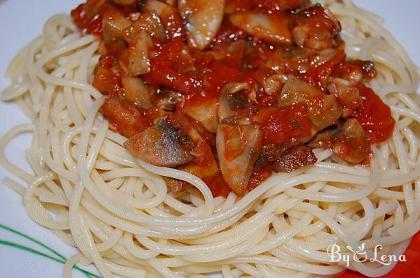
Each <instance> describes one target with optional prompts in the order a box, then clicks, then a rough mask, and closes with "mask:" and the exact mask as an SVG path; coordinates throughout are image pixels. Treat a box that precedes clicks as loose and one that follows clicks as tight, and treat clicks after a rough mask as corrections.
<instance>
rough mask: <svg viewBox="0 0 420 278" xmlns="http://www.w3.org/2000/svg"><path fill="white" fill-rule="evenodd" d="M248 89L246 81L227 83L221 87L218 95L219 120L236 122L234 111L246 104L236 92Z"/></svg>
mask: <svg viewBox="0 0 420 278" xmlns="http://www.w3.org/2000/svg"><path fill="white" fill-rule="evenodd" d="M249 89H250V85H249V84H248V83H228V84H226V85H225V86H224V87H223V88H222V90H221V92H220V96H219V108H218V118H219V122H230V123H232V122H237V120H238V119H236V111H237V110H238V109H240V108H244V107H246V105H247V104H248V102H247V100H245V99H243V98H242V97H241V96H240V95H239V94H238V93H239V92H241V91H246V90H249Z"/></svg>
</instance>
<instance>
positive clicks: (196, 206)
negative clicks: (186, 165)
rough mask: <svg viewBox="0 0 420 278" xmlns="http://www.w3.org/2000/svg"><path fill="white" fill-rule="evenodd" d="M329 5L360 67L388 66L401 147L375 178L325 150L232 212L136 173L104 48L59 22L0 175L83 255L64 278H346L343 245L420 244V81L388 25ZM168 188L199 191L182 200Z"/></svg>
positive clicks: (9, 91) (26, 88)
mask: <svg viewBox="0 0 420 278" xmlns="http://www.w3.org/2000/svg"><path fill="white" fill-rule="evenodd" d="M323 3H324V4H325V5H327V6H328V7H329V8H330V9H331V10H332V11H333V12H334V13H335V14H336V15H337V16H338V17H339V19H340V21H341V22H342V24H343V33H342V36H343V39H344V40H345V41H346V47H347V49H346V51H347V53H349V56H350V57H353V58H360V59H372V60H373V61H374V62H375V63H376V66H377V70H378V77H377V78H376V79H374V80H373V81H372V82H371V84H370V85H371V86H372V88H373V89H374V90H375V91H376V92H377V93H378V94H379V95H380V96H381V98H382V99H383V100H384V101H385V102H386V103H387V104H388V105H390V107H391V109H392V113H393V117H394V119H395V120H396V122H397V125H396V128H395V131H394V135H393V137H392V139H390V140H388V141H387V142H385V143H382V144H381V145H378V146H377V148H375V149H374V158H373V160H372V162H371V166H370V168H367V167H363V166H349V165H345V164H343V163H342V162H338V161H336V160H335V159H334V156H333V154H332V151H331V150H321V149H316V150H315V153H316V155H317V158H318V162H317V163H316V164H315V165H314V166H313V167H308V168H304V169H300V170H297V171H294V172H292V173H290V174H275V175H273V176H272V177H270V178H269V179H268V180H266V181H265V182H264V183H263V184H261V185H260V186H258V187H257V188H255V189H254V190H253V191H251V192H249V193H248V194H246V195H245V196H243V197H238V196H236V195H235V194H234V193H230V194H229V195H228V197H227V198H222V197H217V198H213V197H212V194H211V192H210V190H209V188H208V187H207V186H206V184H205V183H204V182H203V181H201V180H200V179H198V178H197V177H195V176H193V175H191V174H189V173H187V172H184V171H181V170H176V169H170V168H163V167H157V166H153V165H151V164H148V163H146V162H143V161H136V160H135V159H133V157H132V156H131V155H130V154H129V153H128V152H127V151H126V149H125V148H124V147H123V143H124V141H125V138H124V137H122V136H121V135H119V134H117V133H115V132H113V131H111V130H110V129H109V128H108V122H107V121H106V120H105V119H104V118H103V117H102V116H101V115H100V114H99V113H98V110H99V108H100V107H101V105H102V103H103V96H102V95H101V94H100V93H99V92H98V91H97V90H96V89H95V88H94V87H92V86H91V85H90V82H91V79H92V74H93V69H94V67H95V65H96V63H97V62H98V59H99V54H98V53H97V50H98V46H99V42H98V41H97V39H96V37H94V36H92V35H82V34H81V33H80V32H79V31H78V29H77V28H76V27H75V25H74V24H73V23H72V21H71V19H70V18H69V17H68V16H66V15H57V16H53V17H51V18H50V19H49V20H48V22H47V23H46V24H45V27H44V32H43V34H42V35H41V36H40V37H38V38H37V39H35V40H34V41H33V42H31V43H30V44H29V45H28V46H27V47H25V48H24V49H23V50H22V51H21V52H20V53H19V54H18V55H17V56H16V58H15V59H14V60H13V62H12V63H11V65H10V66H9V70H8V75H9V78H10V80H11V85H10V86H9V87H8V88H6V89H5V90H4V91H3V93H2V100H3V101H14V102H16V103H18V104H19V105H20V106H21V107H22V110H23V111H24V112H25V113H26V114H27V116H29V117H30V119H31V123H29V124H23V125H19V126H16V127H14V128H13V129H11V130H10V131H9V132H7V133H6V134H5V135H4V136H3V138H2V139H1V141H0V150H1V156H0V162H1V164H2V165H3V167H4V168H6V169H7V170H8V171H10V172H11V173H13V174H14V175H15V176H16V177H18V178H19V179H20V180H21V182H22V183H23V184H24V186H23V185H21V184H20V182H15V181H12V180H7V182H6V183H5V184H6V185H7V186H9V187H10V188H11V189H13V190H14V191H16V192H17V193H19V194H21V195H22V198H23V204H24V206H25V208H26V210H27V212H28V214H29V216H30V217H31V218H32V219H33V220H34V221H35V222H37V223H39V224H40V225H42V226H44V227H46V228H48V229H50V230H51V231H53V232H54V233H55V234H56V235H57V236H58V237H60V238H61V239H62V240H63V241H65V242H66V243H68V244H71V245H73V246H75V247H76V248H77V250H78V252H79V253H78V254H76V255H75V256H73V257H71V258H70V259H69V260H68V262H67V263H66V265H65V267H64V277H70V276H71V269H72V267H73V265H74V264H76V263H79V262H82V263H85V264H90V263H93V264H94V265H95V266H96V267H97V269H98V271H99V272H100V273H101V275H103V276H104V277H112V276H114V275H115V276H122V277H149V276H160V275H161V276H165V277H183V276H190V277H202V276H200V275H204V274H207V273H214V272H221V273H222V274H223V275H224V276H225V277H238V276H253V277H263V276H264V277H281V276H284V277H295V276H293V275H302V276H311V275H334V274H338V273H340V272H343V271H344V270H345V268H346V265H345V263H344V262H336V263H332V262H330V257H329V256H328V254H327V249H328V246H330V245H332V244H334V243H335V244H337V245H339V246H346V245H348V246H350V248H353V249H354V250H356V249H357V248H358V247H359V246H361V244H365V247H366V248H367V252H368V255H369V256H373V250H374V247H375V245H378V244H380V245H382V246H383V247H384V248H383V249H382V250H381V252H382V253H383V254H401V253H403V252H404V251H405V249H406V248H407V246H408V244H409V242H410V239H411V237H412V236H413V235H415V234H416V233H417V232H418V231H419V230H420V152H419V150H420V149H419V130H420V129H419V123H420V109H419V105H418V99H417V101H416V100H415V98H414V97H413V94H415V93H416V90H417V86H418V80H419V78H418V72H419V71H418V69H417V68H416V67H415V66H414V65H413V63H412V62H411V60H410V58H409V57H408V56H407V54H406V52H405V51H404V49H403V48H402V47H401V46H400V45H399V44H398V42H397V41H396V40H395V39H394V38H393V37H392V36H391V35H390V33H389V32H388V31H387V30H386V29H384V27H383V26H382V24H381V19H380V18H378V17H377V16H376V15H373V14H371V13H369V12H367V11H365V10H361V9H359V8H357V7H356V6H354V4H353V3H352V2H350V1H329V0H327V1H323ZM24 132H30V133H32V138H33V139H32V144H31V146H30V147H29V149H28V151H27V153H26V154H27V160H28V162H29V163H30V165H31V167H32V172H26V171H24V170H23V169H21V168H20V167H19V166H18V165H14V164H13V163H12V162H11V161H9V160H8V159H7V158H6V157H5V154H4V152H5V148H6V147H7V145H8V143H9V142H10V141H11V140H13V138H15V137H16V136H17V135H19V134H21V133H24ZM162 177H172V178H176V179H179V180H183V181H186V182H188V183H190V184H191V185H193V188H192V189H189V190H187V191H185V192H183V193H181V194H178V195H176V196H175V195H172V193H169V192H168V190H167V188H166V184H165V181H164V180H163V178H162ZM342 250H343V252H344V250H345V249H344V248H343V249H342ZM346 252H347V254H348V253H349V250H346ZM382 253H381V254H382ZM394 265H395V262H392V264H391V265H389V266H383V265H379V264H375V263H361V262H356V261H351V262H350V265H349V268H350V269H352V270H355V271H358V272H360V273H362V274H364V275H367V276H373V277H377V276H381V275H384V274H386V273H388V272H389V271H390V270H391V269H392V268H393V266H394ZM194 275H195V276H194ZM296 277H297V276H296ZM299 277H300V276H299Z"/></svg>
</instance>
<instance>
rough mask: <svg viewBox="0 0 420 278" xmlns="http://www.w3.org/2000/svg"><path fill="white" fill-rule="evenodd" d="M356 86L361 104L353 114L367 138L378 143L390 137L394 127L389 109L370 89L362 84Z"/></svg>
mask: <svg viewBox="0 0 420 278" xmlns="http://www.w3.org/2000/svg"><path fill="white" fill-rule="evenodd" d="M358 88H359V92H360V95H361V97H362V104H361V106H360V108H359V109H358V110H356V111H355V115H354V116H355V118H356V119H357V120H358V121H359V123H360V124H361V125H362V127H363V129H364V130H365V132H366V134H367V136H368V140H369V141H370V142H371V143H380V142H383V141H385V140H387V139H389V138H391V136H392V134H393V132H394V127H395V120H394V119H393V118H392V115H391V109H390V108H389V106H388V105H386V104H385V103H384V102H383V101H382V100H381V98H380V97H379V96H378V95H376V94H375V92H374V91H373V90H372V89H370V88H368V87H366V86H365V85H363V84H360V85H359V87H358Z"/></svg>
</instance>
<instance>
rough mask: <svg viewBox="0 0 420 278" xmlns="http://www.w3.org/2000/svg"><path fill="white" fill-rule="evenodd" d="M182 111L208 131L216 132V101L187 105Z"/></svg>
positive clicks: (209, 100) (210, 100)
mask: <svg viewBox="0 0 420 278" xmlns="http://www.w3.org/2000/svg"><path fill="white" fill-rule="evenodd" d="M183 111H184V112H185V113H186V114H187V115H188V116H190V117H191V118H193V119H194V120H196V121H199V122H200V123H201V124H202V125H203V126H204V127H205V128H206V129H207V130H208V131H210V132H212V133H216V131H217V123H218V120H217V100H216V99H208V100H204V101H200V102H197V103H192V104H188V105H186V106H185V107H184V109H183Z"/></svg>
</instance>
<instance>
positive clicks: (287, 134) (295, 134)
mask: <svg viewBox="0 0 420 278" xmlns="http://www.w3.org/2000/svg"><path fill="white" fill-rule="evenodd" d="M254 120H255V121H256V122H258V123H260V124H261V129H262V131H263V136H264V145H267V144H276V145H279V144H284V143H287V142H288V141H290V140H292V139H293V138H303V137H308V136H310V135H311V130H312V124H311V122H310V121H309V119H308V110H307V108H306V105H305V104H302V103H299V104H295V105H291V106H287V107H284V108H275V107H269V108H263V109H261V110H260V111H258V113H257V115H256V116H255V117H254Z"/></svg>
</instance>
